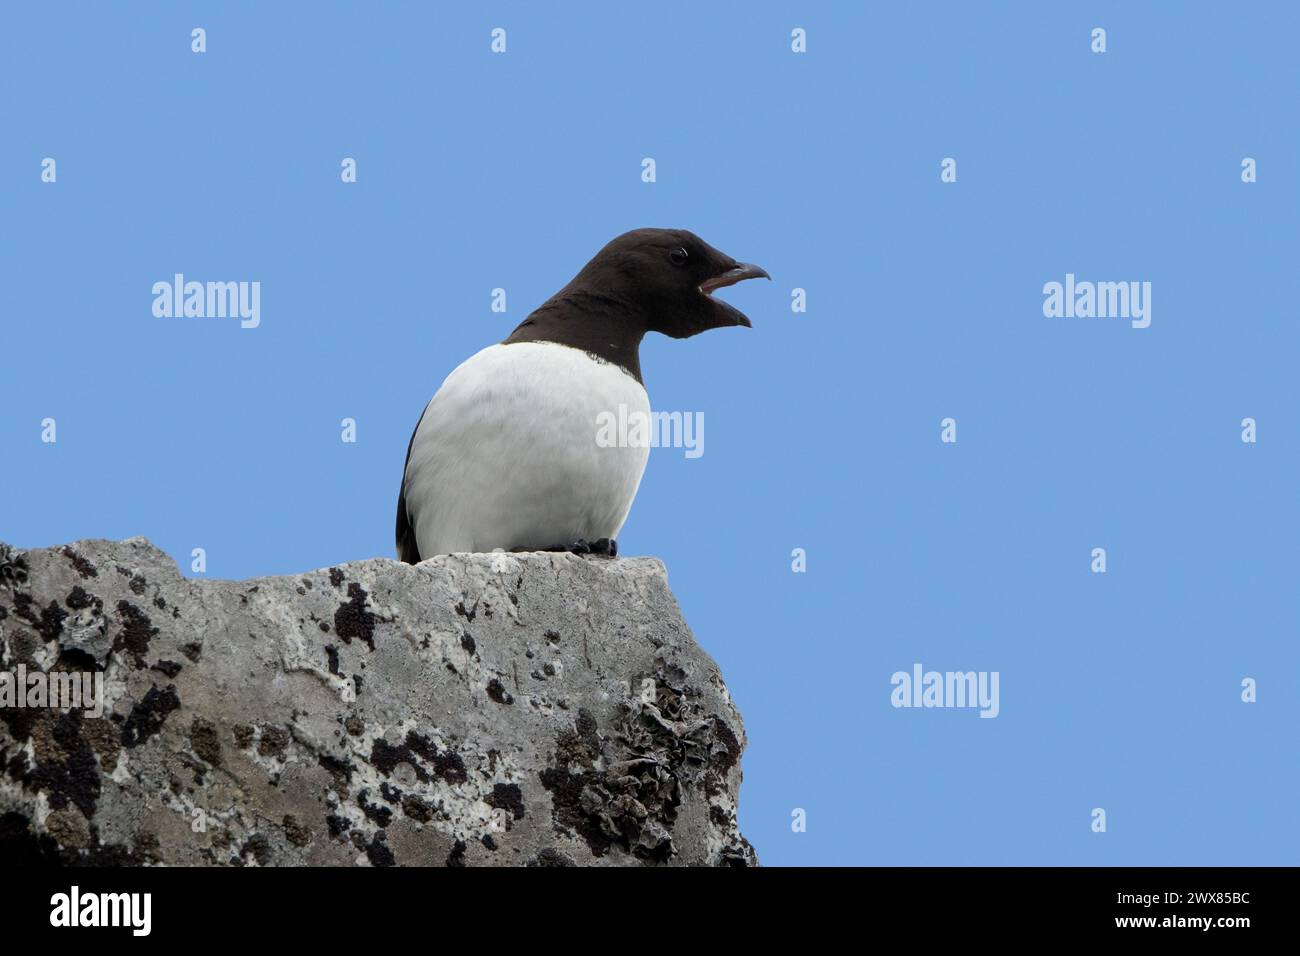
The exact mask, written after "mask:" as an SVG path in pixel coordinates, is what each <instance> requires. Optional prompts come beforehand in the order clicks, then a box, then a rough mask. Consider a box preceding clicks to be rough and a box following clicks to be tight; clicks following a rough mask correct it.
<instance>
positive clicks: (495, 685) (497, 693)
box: [487, 677, 515, 704]
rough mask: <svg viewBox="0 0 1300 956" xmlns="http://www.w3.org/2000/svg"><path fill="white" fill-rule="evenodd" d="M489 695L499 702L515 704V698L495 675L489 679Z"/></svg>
mask: <svg viewBox="0 0 1300 956" xmlns="http://www.w3.org/2000/svg"><path fill="white" fill-rule="evenodd" d="M487 695H488V696H489V697H491V698H492V699H493V700H495V701H496V702H497V703H498V704H513V703H514V702H515V699H514V697H513V696H511V695H510V693H508V692H507V691H506V688H505V685H504V684H502V683H501V681H499V680H497V679H496V678H495V677H494V678H492V679H491V680H490V681H488V684H487Z"/></svg>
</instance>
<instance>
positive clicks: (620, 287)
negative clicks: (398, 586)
mask: <svg viewBox="0 0 1300 956" xmlns="http://www.w3.org/2000/svg"><path fill="white" fill-rule="evenodd" d="M760 277H761V278H766V279H770V278H771V276H769V275H768V274H767V272H766V271H765V270H764V269H762V268H760V267H759V266H756V265H752V264H750V263H747V262H738V261H736V260H735V259H733V258H731V257H730V256H728V255H726V254H725V253H723V252H720V251H719V250H717V249H715V248H714V247H713V246H710V245H709V244H708V243H707V242H705V241H704V240H702V239H700V238H699V237H698V236H696V235H695V234H694V233H692V232H689V231H688V230H685V229H634V230H632V231H630V232H626V233H623V234H622V235H620V236H617V237H615V238H614V239H612V240H610V241H609V242H608V243H606V245H605V246H604V247H603V248H602V249H601V250H600V251H599V252H597V253H596V255H595V256H594V257H592V259H591V261H589V262H588V263H587V264H586V265H585V266H583V267H582V269H581V270H579V272H578V274H577V275H575V276H574V277H573V279H572V280H570V281H569V283H568V284H567V285H566V286H564V288H562V289H560V291H559V292H557V293H555V294H554V295H553V296H551V297H550V298H549V299H547V300H546V301H545V302H544V303H542V305H540V306H539V307H538V308H537V309H535V310H534V311H533V312H532V313H530V314H529V315H528V317H527V318H525V319H524V320H523V321H522V322H521V323H519V325H518V326H517V327H516V328H515V329H514V331H513V332H511V333H510V335H509V336H507V337H506V338H505V339H504V340H503V341H501V342H498V343H497V344H495V345H489V346H488V347H487V348H484V349H483V350H481V351H479V352H477V353H476V354H474V355H473V356H471V357H470V358H468V359H466V360H465V361H464V362H463V363H461V364H460V365H459V366H457V368H456V369H455V370H453V371H452V373H451V374H450V375H448V376H447V379H446V381H444V382H443V383H442V386H441V387H440V388H439V389H438V390H437V392H436V393H435V394H434V396H433V397H432V398H431V399H430V400H429V402H428V404H426V405H425V408H424V411H423V413H422V414H421V415H420V418H419V420H418V422H417V423H416V426H415V430H414V432H412V434H411V440H410V442H409V443H408V445H407V449H406V464H405V466H404V467H403V471H402V481H401V487H400V490H399V492H398V497H397V527H396V537H397V557H398V559H399V560H401V561H404V562H406V563H408V564H418V563H419V562H420V561H421V560H424V559H426V558H429V557H432V556H433V555H439V554H452V553H458V552H483V551H495V550H498V549H500V550H503V551H512V552H517V551H568V552H571V553H574V554H594V555H600V556H606V557H616V556H617V554H618V541H617V538H618V533H619V531H620V529H621V528H622V527H623V523H624V521H626V519H627V516H628V512H629V511H630V510H631V507H632V501H633V499H634V498H635V497H636V492H637V488H638V487H639V486H640V483H641V476H642V474H643V472H644V471H645V466H646V460H647V459H648V457H649V454H650V450H649V448H648V447H635V446H633V447H603V445H609V444H610V443H609V442H605V443H598V442H597V439H596V435H597V422H598V420H599V418H600V416H601V415H602V413H604V414H616V413H617V412H618V411H619V408H620V406H625V407H626V409H627V411H628V414H629V415H630V414H631V413H634V412H635V413H642V414H644V415H646V416H647V419H646V420H648V416H649V412H650V400H649V396H648V395H647V393H646V389H645V383H644V382H643V380H642V377H641V363H640V356H639V347H640V344H641V340H642V338H643V337H644V336H645V335H646V333H648V332H658V333H661V334H663V335H667V336H669V337H671V338H676V339H684V338H689V337H690V336H693V335H697V334H699V333H700V332H705V331H707V330H709V329H716V328H725V327H734V326H743V327H745V328H752V327H753V326H752V323H751V322H750V320H749V319H748V317H746V316H745V315H744V314H743V313H742V312H740V310H738V309H736V308H735V307H734V306H731V305H729V304H727V303H726V302H724V301H722V300H721V299H718V298H715V297H714V296H713V293H714V292H715V291H716V290H718V289H720V288H723V287H725V286H729V285H733V284H735V283H737V282H740V281H742V280H744V279H753V278H760ZM624 444H627V445H633V444H634V443H631V442H625V443H624ZM635 445H640V446H646V445H648V442H638V443H635Z"/></svg>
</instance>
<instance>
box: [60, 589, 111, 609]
mask: <svg viewBox="0 0 1300 956" xmlns="http://www.w3.org/2000/svg"><path fill="white" fill-rule="evenodd" d="M63 603H64V604H66V605H67V606H68V607H70V608H72V609H73V610H74V611H82V610H85V609H86V608H88V607H90V606H92V605H95V604H98V605H100V606H101V607H102V606H103V604H102V602H101V601H100V600H99V598H97V597H95V595H93V594H91V593H90V592H89V591H87V590H86V589H85V588H83V587H82V586H81V585H80V584H78V585H75V586H74V587H73V588H72V590H71V591H69V592H68V596H67V597H66V598H64V599H63Z"/></svg>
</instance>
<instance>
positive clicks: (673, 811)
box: [0, 538, 757, 866]
mask: <svg viewBox="0 0 1300 956" xmlns="http://www.w3.org/2000/svg"><path fill="white" fill-rule="evenodd" d="M19 665H22V666H23V667H25V669H26V670H27V671H28V672H29V673H30V672H32V671H38V670H39V671H51V670H68V671H80V672H85V671H94V672H101V673H102V674H103V680H104V698H105V706H104V710H103V715H102V716H100V717H95V716H93V715H88V714H87V713H85V712H84V711H83V710H80V709H74V710H65V711H60V710H56V709H48V708H47V709H39V708H36V709H33V708H22V709H19V708H16V707H3V708H0V858H3V859H5V860H6V861H9V863H11V864H18V863H21V862H50V861H56V862H64V863H81V864H91V863H106V864H148V863H163V864H172V865H234V866H249V865H258V866H268V865H302V864H307V865H316V866H318V865H339V864H355V865H363V866H364V865H372V866H392V865H441V864H446V865H448V866H484V865H514V866H518V865H529V866H565V865H574V864H577V865H589V864H598V865H636V864H675V865H709V866H713V865H755V864H756V863H757V859H756V857H755V854H754V851H753V849H752V847H750V845H749V843H748V842H747V841H746V840H745V839H744V837H742V836H741V835H740V832H739V830H738V827H737V823H736V800H737V795H738V792H739V789H740V780H741V772H740V755H741V751H742V750H743V749H744V746H745V735H744V729H743V727H742V725H741V720H740V714H739V713H738V712H737V711H736V708H735V706H734V705H733V704H732V702H731V698H730V696H729V695H728V693H727V689H726V687H725V686H724V685H723V683H722V678H721V675H720V674H719V673H718V668H717V665H716V664H715V663H714V662H713V660H712V659H711V658H710V657H709V656H708V655H707V654H706V653H705V652H704V651H703V650H701V649H700V647H699V645H698V644H696V642H695V639H694V638H693V637H692V635H691V632H690V629H689V628H688V627H687V626H686V623H685V621H683V620H682V616H681V612H680V610H679V609H678V607H677V602H676V601H675V599H674V598H673V595H672V592H671V591H670V590H669V588H668V582H667V575H666V572H665V570H664V567H663V565H662V564H661V563H660V562H659V561H657V560H655V559H652V558H635V559H620V560H608V559H602V558H588V557H577V556H574V555H570V554H549V553H530V554H502V553H494V554H460V555H451V556H444V557H438V558H434V559H432V560H429V561H426V562H424V563H423V564H420V565H418V566H414V567H412V566H410V565H405V564H400V563H397V562H395V561H389V560H382V559H375V560H369V561H357V562H353V563H350V564H344V565H340V566H338V567H335V568H328V569H322V570H319V571H312V572H310V573H307V574H300V575H291V576H286V577H275V578H259V579H255V580H249V581H215V580H213V581H209V580H204V579H184V578H182V577H181V576H180V574H179V573H178V571H177V568H176V565H175V564H174V563H173V561H172V560H171V559H170V558H169V557H168V556H167V555H165V554H163V553H162V552H161V551H159V550H158V549H157V548H155V547H153V546H152V545H151V544H150V543H149V542H148V541H146V540H144V539H143V538H132V539H129V540H127V541H123V542H111V541H92V540H87V541H78V542H76V543H74V544H72V545H67V546H64V547H61V548H48V549H44V548H42V549H32V550H29V551H26V552H21V551H17V550H15V549H12V548H10V547H8V546H5V545H0V672H11V673H14V672H16V670H17V668H18V666H19Z"/></svg>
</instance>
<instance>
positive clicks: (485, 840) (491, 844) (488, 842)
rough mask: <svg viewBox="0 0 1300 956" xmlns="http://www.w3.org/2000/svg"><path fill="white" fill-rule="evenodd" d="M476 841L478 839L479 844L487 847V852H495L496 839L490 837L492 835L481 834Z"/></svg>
mask: <svg viewBox="0 0 1300 956" xmlns="http://www.w3.org/2000/svg"><path fill="white" fill-rule="evenodd" d="M478 839H479V842H480V843H482V844H483V845H484V846H485V847H487V848H488V849H489V850H492V851H495V850H496V848H497V841H496V838H495V837H493V836H492V834H490V833H485V834H483V835H482V836H481V837H479V838H478Z"/></svg>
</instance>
